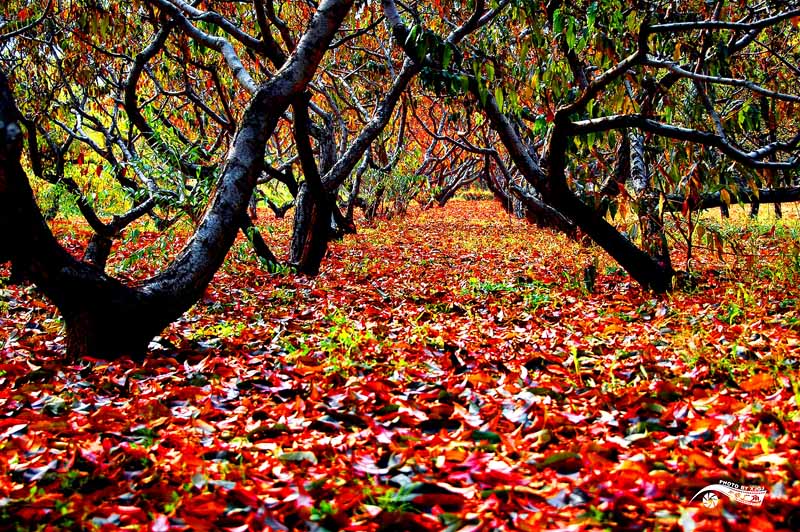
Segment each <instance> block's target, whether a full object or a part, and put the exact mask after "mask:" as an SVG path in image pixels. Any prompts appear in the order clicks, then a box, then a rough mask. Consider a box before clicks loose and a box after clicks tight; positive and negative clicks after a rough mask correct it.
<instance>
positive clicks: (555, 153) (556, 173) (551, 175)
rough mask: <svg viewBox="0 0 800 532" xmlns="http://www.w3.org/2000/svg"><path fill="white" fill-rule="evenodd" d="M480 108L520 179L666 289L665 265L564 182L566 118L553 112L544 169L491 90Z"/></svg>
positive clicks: (669, 274)
mask: <svg viewBox="0 0 800 532" xmlns="http://www.w3.org/2000/svg"><path fill="white" fill-rule="evenodd" d="M470 91H471V92H472V93H473V95H474V96H476V98H478V99H480V90H479V88H478V85H477V83H476V82H475V81H474V80H471V81H470ZM483 108H484V110H485V111H486V114H487V116H488V117H489V121H490V122H491V124H492V128H493V129H494V130H495V131H497V133H498V135H499V136H500V139H501V141H502V142H503V144H504V145H505V147H506V149H507V150H508V153H509V155H510V156H511V159H512V160H513V161H514V164H515V165H516V166H517V168H518V169H519V171H520V172H521V173H522V175H523V176H524V177H525V179H526V180H527V181H528V182H529V183H530V184H531V185H532V186H533V187H534V188H535V189H536V190H537V191H539V192H540V193H541V194H542V197H543V199H544V200H545V202H546V203H547V204H549V205H551V206H552V207H553V208H555V209H556V210H557V211H558V212H560V213H561V214H563V215H564V216H566V217H567V218H568V219H570V220H572V221H574V222H575V224H577V226H578V227H579V228H580V229H581V231H583V232H584V233H586V234H587V235H589V237H590V238H591V239H592V240H594V241H595V242H596V243H597V244H598V245H599V246H600V247H602V248H603V249H604V250H605V251H606V252H607V253H608V254H609V255H611V257H612V258H614V260H616V261H617V263H619V265H620V266H622V267H623V268H624V269H625V271H627V272H628V273H629V274H630V275H631V277H633V279H634V280H636V282H638V283H639V284H640V285H642V286H644V287H646V288H650V289H652V290H654V291H656V292H666V291H668V290H670V289H671V288H672V278H673V276H674V271H673V270H672V269H671V268H666V267H664V266H663V265H661V264H659V263H658V261H656V260H655V259H653V257H651V256H650V255H648V254H647V253H645V252H644V251H642V250H641V249H639V248H637V247H636V246H635V245H634V244H633V243H632V242H631V241H630V240H628V239H627V238H626V237H625V236H624V235H622V234H621V233H620V232H619V231H617V229H616V228H614V227H613V226H612V225H611V224H609V223H608V222H607V221H606V220H605V219H604V218H603V217H602V216H601V215H600V214H598V213H597V211H595V209H594V208H592V207H590V206H588V205H586V204H584V203H583V202H582V201H581V200H580V199H578V198H577V197H575V195H574V194H573V193H572V191H571V190H570V189H569V187H568V186H567V182H566V175H565V168H566V151H567V140H568V138H569V137H568V126H569V122H568V118H567V117H564V116H558V115H557V116H556V122H555V127H554V128H553V131H552V132H551V134H550V138H549V145H548V150H547V157H546V163H547V171H545V170H544V169H543V168H542V167H541V166H540V164H539V162H538V160H537V159H536V157H535V155H534V154H532V153H531V152H529V151H528V149H527V147H526V146H525V144H524V143H523V142H522V139H520V137H519V135H518V134H517V132H516V131H515V129H514V127H513V125H512V124H511V122H510V121H509V120H508V118H507V117H506V116H505V115H504V114H503V113H502V112H501V111H500V109H499V108H498V106H497V102H496V101H495V99H494V96H493V95H492V94H491V91H489V94H487V95H485V104H484V105H483Z"/></svg>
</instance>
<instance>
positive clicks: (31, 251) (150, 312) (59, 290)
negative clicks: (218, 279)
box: [0, 0, 352, 358]
mask: <svg viewBox="0 0 800 532" xmlns="http://www.w3.org/2000/svg"><path fill="white" fill-rule="evenodd" d="M351 5H352V0H323V1H322V2H321V3H320V5H319V8H318V10H317V12H316V14H315V15H314V17H313V18H312V20H311V22H310V24H309V26H308V29H307V30H306V33H305V34H304V35H303V37H302V38H301V39H300V41H299V42H298V44H297V47H296V49H295V51H294V53H293V55H292V56H291V57H290V58H289V59H288V60H287V62H286V64H285V65H284V67H283V68H282V69H281V70H280V71H279V72H278V73H277V74H276V75H275V76H274V77H273V78H271V79H270V80H269V81H267V82H266V83H265V84H264V85H262V86H261V87H259V88H258V89H257V91H256V93H255V94H254V96H253V97H252V99H251V101H250V103H249V105H248V106H247V108H246V109H245V111H244V115H243V117H242V119H241V122H240V124H239V128H238V131H237V134H236V137H235V139H234V141H233V143H232V146H231V148H230V150H229V152H228V158H227V161H226V163H225V166H224V168H223V170H222V175H221V177H220V179H219V182H218V184H217V187H216V191H215V194H214V196H213V198H212V201H211V204H210V206H209V207H208V209H207V211H206V213H205V215H204V217H203V219H202V221H201V222H200V224H199V226H198V228H197V230H196V231H195V234H194V235H193V236H192V238H191V239H190V240H189V241H188V243H187V244H186V246H185V247H184V249H183V251H182V252H181V253H180V254H179V255H178V257H177V258H176V259H175V260H174V261H173V262H172V264H170V265H169V266H168V267H167V268H166V269H165V270H164V271H162V272H161V273H160V274H158V275H156V276H155V277H153V278H151V279H148V280H145V281H143V282H140V283H136V284H132V285H127V284H124V283H122V282H121V281H119V280H117V279H114V278H111V277H109V276H108V275H106V274H105V273H104V272H103V271H102V270H100V269H98V268H97V267H95V266H94V265H92V264H90V263H87V262H83V261H79V260H77V259H75V258H74V257H72V256H71V255H70V254H69V253H68V252H67V251H66V250H65V249H64V248H63V247H61V245H60V244H59V243H58V242H57V240H56V239H55V237H54V236H53V234H52V233H51V232H50V229H49V227H48V226H47V224H46V223H45V221H44V219H43V218H42V215H41V212H40V211H39V209H38V207H37V205H36V202H35V200H34V197H33V192H32V191H31V188H30V185H29V183H28V178H27V175H26V174H25V172H24V170H23V168H22V166H21V164H20V154H21V146H22V132H21V129H20V127H19V125H18V122H19V121H20V119H21V115H20V113H19V111H18V110H17V108H16V105H15V103H14V99H13V96H12V94H11V90H10V88H9V85H8V81H7V79H6V77H5V75H4V74H3V73H2V72H0V122H2V124H3V126H2V128H0V248H4V249H7V250H8V251H7V255H8V256H9V257H10V258H11V260H12V263H13V265H14V267H19V268H21V269H22V270H23V271H24V273H25V275H26V277H28V278H29V279H30V280H32V281H33V282H34V283H35V284H36V285H37V286H38V287H39V288H40V289H41V290H42V292H43V293H44V294H45V296H46V297H48V298H49V299H50V300H51V301H53V303H54V304H55V305H56V306H57V307H58V309H59V310H60V311H61V313H62V315H63V317H64V323H65V326H66V343H67V352H68V354H69V355H70V356H87V355H88V356H93V357H101V358H115V357H118V356H121V355H137V356H140V355H143V354H144V353H145V352H146V349H147V346H148V344H149V341H150V340H151V339H152V338H153V337H154V336H155V335H157V334H159V333H160V332H161V330H162V329H163V328H164V327H166V326H167V325H168V324H169V323H170V322H172V321H174V320H175V319H176V318H178V317H179V316H180V315H181V314H183V313H184V312H185V311H186V310H187V309H189V308H190V307H191V306H192V305H193V304H194V303H195V302H196V301H197V300H198V299H200V297H201V296H202V295H203V293H204V292H205V289H206V287H207V286H208V284H209V283H210V281H211V279H212V278H213V276H214V274H215V273H216V271H217V270H218V269H219V267H220V265H221V264H222V262H223V261H224V259H225V256H226V255H227V253H228V250H229V249H230V247H231V245H232V244H233V242H234V239H235V238H236V235H237V233H238V231H239V229H240V226H241V223H240V222H241V219H242V216H244V215H246V210H247V203H248V200H249V199H250V195H251V194H252V191H253V188H254V187H255V184H256V182H257V178H258V175H259V173H260V169H261V166H262V164H263V158H264V149H265V146H266V144H267V139H268V138H269V136H270V135H272V133H273V131H274V130H275V128H276V126H277V123H278V120H279V119H280V117H281V116H282V115H283V113H284V111H285V110H286V109H287V108H288V106H289V104H290V102H291V101H292V99H293V98H294V97H295V96H296V95H298V94H301V93H302V91H304V90H305V87H306V86H307V84H308V83H309V82H310V80H311V78H312V76H313V74H314V72H315V71H316V69H317V66H318V65H319V62H320V60H321V59H322V56H323V54H324V52H325V50H327V47H328V45H329V44H330V42H331V41H332V39H333V37H334V35H335V34H336V31H337V30H338V28H339V27H340V25H341V23H342V21H343V19H344V17H345V15H346V14H347V12H348V11H349V9H350V7H351Z"/></svg>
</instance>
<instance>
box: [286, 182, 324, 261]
mask: <svg viewBox="0 0 800 532" xmlns="http://www.w3.org/2000/svg"><path fill="white" fill-rule="evenodd" d="M296 203H297V206H296V208H295V210H294V229H293V230H292V245H291V251H290V255H289V263H290V264H291V265H292V266H294V267H295V268H297V271H299V272H300V273H304V274H306V275H317V274H318V273H319V269H320V266H321V264H322V259H323V258H324V257H325V252H326V251H327V250H328V233H329V231H330V219H331V211H330V207H329V205H328V203H327V202H316V201H314V198H313V197H312V194H311V192H310V191H309V189H308V183H307V182H305V181H304V182H303V183H301V185H300V191H299V192H298V194H297V202H296ZM320 203H322V204H320Z"/></svg>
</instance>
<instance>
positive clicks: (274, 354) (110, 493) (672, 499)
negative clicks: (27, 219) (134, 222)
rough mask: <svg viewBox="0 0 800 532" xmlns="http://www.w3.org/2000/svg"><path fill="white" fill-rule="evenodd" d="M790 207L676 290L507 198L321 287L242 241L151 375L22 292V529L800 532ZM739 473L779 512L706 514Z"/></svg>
mask: <svg viewBox="0 0 800 532" xmlns="http://www.w3.org/2000/svg"><path fill="white" fill-rule="evenodd" d="M715 216H716V214H715ZM763 216H766V213H765V214H764V215H763ZM264 217H265V219H266V220H267V221H270V223H271V218H270V217H269V216H267V215H266V214H265V215H264ZM764 219H765V218H762V222H761V225H760V226H758V227H757V228H747V227H745V226H744V225H742V224H740V227H739V228H736V227H733V228H730V227H728V228H727V229H725V230H726V231H728V233H729V234H728V238H729V241H730V242H731V244H732V245H735V246H736V247H737V248H738V251H739V254H738V255H731V254H728V253H727V252H728V251H729V246H728V244H726V247H725V248H724V250H723V251H725V253H724V254H723V255H722V258H719V257H717V256H715V255H712V254H711V253H710V252H709V251H708V250H705V249H699V250H698V251H699V253H700V259H701V260H698V261H697V262H695V267H696V268H697V269H698V273H699V274H700V280H699V282H698V284H697V286H696V287H694V288H692V289H690V290H689V289H684V290H678V291H676V292H675V293H673V294H671V295H667V296H660V297H656V296H653V295H652V294H649V293H646V292H643V291H642V290H641V289H639V288H638V287H637V286H636V285H635V284H634V283H632V282H631V280H630V279H629V278H628V277H627V276H626V275H625V274H624V273H623V272H621V271H620V270H618V269H617V268H615V267H614V265H613V263H612V262H610V260H608V259H606V258H602V256H601V255H602V254H601V253H600V252H599V251H598V250H597V249H596V248H594V247H582V246H580V245H579V244H578V243H575V242H571V241H569V240H566V239H565V238H564V237H562V236H560V235H557V234H554V233H550V232H547V231H541V230H536V229H533V228H531V227H530V226H528V225H526V224H525V223H524V222H520V221H517V220H513V219H510V218H509V217H508V216H507V215H506V214H504V213H503V212H502V210H501V209H500V208H499V207H498V206H497V205H496V204H494V203H491V202H466V201H454V202H451V203H450V204H448V206H447V207H446V208H444V209H432V210H428V211H423V212H420V211H418V210H414V211H412V212H411V213H410V214H409V215H407V216H405V217H402V218H395V219H393V220H388V221H380V222H377V223H375V224H373V225H371V226H366V227H362V228H361V229H360V230H359V233H358V234H357V235H354V236H348V237H347V238H346V239H345V240H344V241H342V242H336V243H334V244H333V245H332V246H331V252H330V255H329V256H328V257H327V258H326V260H325V263H324V266H323V271H322V274H321V275H320V276H319V277H317V278H315V279H308V278H304V277H302V276H296V275H293V274H290V273H285V272H284V273H281V274H270V273H268V272H267V271H266V270H265V269H264V268H262V267H261V266H260V265H259V264H258V263H257V262H256V261H255V260H254V259H253V258H251V257H250V255H249V253H248V250H247V247H246V245H245V244H244V243H237V245H236V247H235V248H234V250H233V252H232V253H231V255H230V257H229V260H228V261H227V262H226V264H225V265H224V266H223V268H222V269H221V271H220V272H219V273H218V274H217V276H216V278H215V280H214V282H213V284H212V286H211V287H210V288H209V290H208V292H207V294H206V296H205V298H204V299H203V301H201V302H200V303H198V304H197V305H196V306H195V307H194V308H193V309H192V310H191V311H190V312H189V313H187V314H186V315H185V316H184V317H183V318H182V319H181V320H180V321H179V322H176V323H175V324H173V326H172V327H171V328H170V329H168V330H167V331H165V332H164V333H163V335H162V336H161V337H160V338H158V339H156V341H155V342H154V343H153V344H151V352H150V354H149V355H148V357H147V358H146V359H145V361H144V362H143V363H136V362H133V361H130V360H127V359H123V360H119V361H115V362H111V363H109V362H105V361H101V360H72V361H69V360H65V359H64V355H63V337H62V336H61V334H62V323H61V321H60V318H59V316H58V314H57V312H56V311H55V309H54V308H53V307H52V306H51V305H49V304H48V303H47V302H46V301H44V300H43V299H42V297H41V295H40V294H39V293H38V292H37V291H36V290H35V288H32V287H13V286H6V285H5V282H0V528H3V529H6V528H7V529H11V530H15V529H18V530H62V529H75V530H118V529H121V528H124V529H131V530H139V529H143V530H145V529H149V530H153V531H165V530H188V529H191V530H199V531H202V530H235V531H244V530H251V529H252V530H263V529H274V530H287V529H288V530H295V529H311V530H323V529H326V530H331V531H333V530H378V529H382V530H453V531H455V530H503V529H518V530H542V529H549V530H584V529H596V530H602V529H613V530H682V531H686V532H690V531H693V530H696V531H699V530H772V529H787V530H791V529H794V530H797V529H798V528H800V441H798V440H800V407H799V406H798V402H800V360H799V359H800V355H798V352H800V315H798V311H797V302H798V300H800V289H799V288H798V281H800V259H798V248H799V245H798V237H797V230H796V226H797V224H796V220H795V221H794V222H790V223H788V224H782V223H781V224H778V225H777V226H775V227H774V228H770V225H771V224H772V221H771V220H772V219H771V214H770V221H766V222H765V221H763V220H764ZM55 227H56V229H57V231H58V232H60V233H61V236H62V238H63V239H64V241H65V242H66V243H67V244H68V245H71V246H76V247H77V245H78V244H79V243H81V242H83V241H85V237H86V234H85V233H80V232H79V233H77V234H76V233H74V231H75V230H74V227H73V224H72V223H70V222H59V223H57V224H56V225H55ZM273 227H274V231H273V232H272V233H271V234H268V235H266V236H267V237H268V239H270V240H271V241H272V242H273V244H274V245H275V247H276V249H277V251H278V252H279V253H280V252H285V249H286V242H287V232H288V228H289V222H288V221H280V222H276V223H274V224H273ZM179 241H180V239H179V238H176V237H175V235H162V236H157V235H154V234H150V233H148V232H146V231H142V232H139V231H132V232H130V233H129V236H128V237H127V241H126V242H125V243H123V244H124V250H123V249H122V247H120V251H118V252H117V254H116V255H115V256H114V258H113V260H112V263H111V264H110V267H109V270H110V271H111V272H115V271H116V272H118V273H121V274H125V275H127V276H129V277H131V278H136V277H139V276H142V275H146V274H148V273H151V271H152V270H153V269H155V268H157V267H158V266H159V265H160V264H163V257H164V256H168V255H169V254H170V253H174V251H175V247H176V245H177V242H179ZM679 254H680V252H679ZM597 256H601V257H600V258H595V257H597ZM675 258H676V263H678V264H680V263H679V262H678V259H679V257H678V256H677V255H676V257H675ZM134 259H135V260H136V263H137V264H138V266H136V268H138V269H134V268H135V267H134V264H133V263H134ZM142 264H143V265H144V266H142ZM589 264H595V266H596V267H597V271H598V274H597V280H596V282H595V286H594V291H589V290H587V287H586V285H585V283H584V269H585V267H586V266H587V265H589ZM7 277H8V271H7V270H0V278H2V279H7ZM131 326H135V325H134V324H131ZM721 481H727V482H729V483H735V484H737V485H739V486H741V487H742V489H743V490H748V489H751V490H755V489H756V488H764V489H765V490H766V496H765V498H764V500H763V501H761V503H760V504H758V503H756V504H755V505H748V504H744V503H743V502H737V501H736V500H734V499H732V498H729V497H728V496H726V495H725V494H724V493H722V492H721V491H724V490H725V489H727V488H719V487H718V488H717V489H718V491H717V492H716V493H715V494H713V493H712V495H709V492H705V493H703V494H701V495H700V496H699V497H697V498H696V499H695V500H694V501H692V500H691V499H692V497H694V496H695V494H697V493H698V492H699V491H700V490H702V489H703V488H705V487H707V486H709V485H713V484H719V483H720V482H721ZM729 487H730V486H728V488H729ZM730 493H732V492H731V491H728V494H730ZM751 495H752V494H751ZM714 497H717V498H718V499H715V498H714ZM756 498H757V497H756ZM704 503H705V504H704Z"/></svg>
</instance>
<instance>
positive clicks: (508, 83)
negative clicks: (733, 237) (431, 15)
mask: <svg viewBox="0 0 800 532" xmlns="http://www.w3.org/2000/svg"><path fill="white" fill-rule="evenodd" d="M799 20H800V9H798V8H797V6H796V4H794V3H792V2H770V3H763V4H759V5H758V6H756V7H751V6H743V5H732V4H728V3H726V2H722V1H720V2H639V3H636V4H635V5H628V4H625V3H623V2H621V1H619V0H603V1H593V2H583V1H579V2H569V3H567V2H560V1H553V2H548V3H547V4H546V5H539V4H533V3H520V4H517V3H514V4H512V5H509V6H508V9H507V10H506V11H505V12H504V14H503V16H502V17H499V18H497V19H496V21H495V22H496V24H494V25H493V26H492V28H491V30H488V31H484V32H480V34H479V35H476V36H475V39H474V40H472V41H471V42H470V43H468V46H465V47H462V49H461V50H459V56H460V57H463V60H462V61H459V62H458V63H457V64H451V65H449V68H440V67H439V65H435V64H432V63H429V64H428V65H427V68H428V75H429V76H430V77H431V78H433V79H434V80H435V81H436V82H437V83H438V84H439V85H440V86H441V87H443V88H444V89H446V90H448V91H449V92H450V94H451V95H453V96H457V95H458V94H463V93H465V92H466V93H469V94H470V95H471V97H472V99H471V102H470V101H469V100H463V101H465V105H476V106H477V107H478V108H480V109H481V111H482V113H483V114H484V115H485V116H486V118H487V119H488V121H489V123H490V125H491V127H492V129H494V131H495V132H496V133H497V135H498V138H499V140H500V143H501V144H502V146H503V148H504V149H505V151H506V153H507V156H508V157H509V159H510V160H511V161H513V165H514V167H515V168H516V170H517V171H519V172H520V174H521V175H522V176H523V177H524V178H525V181H526V182H527V183H528V185H530V186H531V187H532V188H533V190H534V191H535V193H536V197H538V198H541V200H542V201H543V202H544V203H546V204H547V205H549V206H550V207H552V208H553V209H555V210H556V211H558V213H560V214H561V215H562V216H563V217H564V218H565V219H566V220H568V221H569V222H570V224H568V225H567V226H566V227H569V225H572V224H574V225H575V226H577V227H578V228H580V230H581V231H582V232H583V233H585V234H586V235H588V236H590V237H591V238H592V239H593V240H594V241H595V242H596V243H597V244H598V245H600V246H601V247H602V248H603V249H604V250H605V251H607V252H608V253H609V254H610V255H611V256H612V257H613V258H614V259H615V260H616V261H617V262H618V263H619V264H620V265H621V266H622V267H623V268H624V269H625V270H626V271H627V272H628V273H629V274H630V275H631V276H632V277H633V278H634V279H635V280H636V281H637V282H639V283H640V284H641V285H643V286H645V287H648V288H651V289H653V290H655V291H659V292H661V291H666V290H669V289H670V288H671V287H672V279H673V276H674V271H673V268H672V265H671V261H670V260H669V250H668V248H667V247H666V239H665V238H664V234H663V220H662V213H663V212H665V210H667V209H666V208H665V207H666V206H668V205H669V204H670V203H671V202H675V201H678V202H679V203H680V204H682V205H683V208H684V210H686V209H689V208H691V207H692V206H693V205H698V204H702V202H703V201H709V202H710V203H709V204H710V205H713V204H714V203H713V201H712V200H713V198H714V194H717V193H719V194H720V197H721V201H722V202H724V203H726V204H727V203H729V202H730V201H736V199H737V198H738V199H740V200H747V199H748V197H749V196H748V193H747V192H746V187H742V186H741V184H740V183H741V181H742V180H743V179H741V178H738V181H737V180H736V179H735V178H732V176H747V179H745V180H744V181H745V182H747V183H748V184H749V188H751V189H753V192H752V194H751V196H752V197H760V195H759V194H758V193H757V192H756V189H757V188H758V186H757V184H758V183H759V182H761V183H762V184H763V185H766V186H767V188H768V189H769V190H772V191H774V193H775V194H776V196H779V197H784V198H791V197H795V196H794V194H795V190H794V189H792V188H789V189H782V191H781V192H778V190H776V189H775V188H774V187H775V186H777V185H778V184H779V180H777V179H775V178H774V176H775V175H776V173H779V172H784V173H789V172H792V171H794V170H796V168H797V167H798V165H800V160H798V157H797V153H798V150H800V129H799V128H798V125H799V123H798V121H797V120H796V113H795V112H794V109H795V106H796V104H797V103H798V102H800V94H798V92H797V89H798V87H800V83H799V82H798V81H800V70H798V69H797V66H796V65H797V64H798V62H797V59H798V55H797V53H798V52H797V50H798V46H800V42H798V39H799V38H798V33H797V31H796V26H797V23H798V21H799ZM392 24H393V25H395V26H398V25H402V24H403V21H402V20H401V18H400V16H399V14H398V16H397V17H396V18H395V20H393V21H392ZM409 53H410V54H413V50H412V51H410V52H409ZM765 100H766V101H767V102H768V103H766V104H765V103H764V101H765ZM765 109H769V111H768V112H764V110H765ZM762 115H763V116H762ZM712 154H715V155H712ZM725 160H727V161H728V162H727V163H723V162H722V161H725ZM716 161H719V163H717V162H716ZM712 162H714V166H712V165H711V164H710V163H712ZM731 164H732V165H734V168H735V170H736V171H735V172H729V171H727V168H728V166H729V165H731ZM609 178H613V180H614V182H613V183H610V182H609ZM785 180H786V178H785V177H784V178H783V179H782V180H780V181H781V182H785ZM615 187H616V192H617V195H616V197H613V195H612V194H611V192H612V191H613V190H614V188H615ZM623 188H627V192H626V193H625V194H619V192H620V191H621V190H622V189H623ZM728 189H734V190H735V191H736V193H735V194H734V193H731V192H730V191H729V190H728ZM762 192H767V191H766V190H762ZM676 195H677V197H676ZM768 195H769V194H764V197H765V198H766V197H768ZM610 196H611V199H610V200H609V197H610ZM631 200H632V201H631ZM698 202H700V203H698ZM610 208H611V209H612V210H614V211H616V210H618V209H621V208H633V209H635V210H636V211H637V214H638V216H639V219H640V222H641V225H642V227H643V230H642V231H641V233H643V234H642V237H641V239H639V240H640V245H639V246H637V245H636V244H635V243H634V241H633V240H632V238H630V237H629V236H628V235H626V234H625V233H624V232H623V231H621V230H620V229H618V228H617V227H615V226H614V225H612V224H611V223H609V221H608V220H607V219H606V217H605V214H606V212H607V211H608V209H610Z"/></svg>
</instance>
